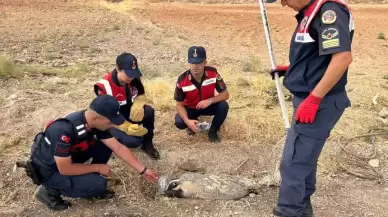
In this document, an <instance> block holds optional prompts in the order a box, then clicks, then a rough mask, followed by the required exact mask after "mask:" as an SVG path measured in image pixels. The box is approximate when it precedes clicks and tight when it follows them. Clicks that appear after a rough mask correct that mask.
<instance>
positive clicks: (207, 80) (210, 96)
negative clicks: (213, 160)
mask: <svg viewBox="0 0 388 217" xmlns="http://www.w3.org/2000/svg"><path fill="white" fill-rule="evenodd" d="M188 62H189V64H190V69H188V70H187V71H185V72H183V73H182V74H181V75H180V76H179V77H178V81H177V83H176V87H175V94H174V99H175V101H176V109H177V114H176V115H175V125H176V127H177V128H179V129H186V128H187V132H188V134H189V135H192V134H194V133H195V132H199V128H198V126H197V124H198V117H199V116H201V115H206V116H213V115H214V118H213V121H212V123H211V127H210V129H209V132H208V138H209V140H210V141H211V142H219V141H220V139H219V137H218V135H217V132H218V131H219V129H220V127H221V125H222V124H223V123H224V121H225V119H226V116H227V115H228V110H229V105H228V103H227V102H226V100H227V99H229V93H228V90H227V89H226V84H225V82H224V80H223V79H222V78H221V75H220V74H219V73H218V72H217V69H216V68H214V67H210V66H206V64H207V61H206V50H205V48H203V47H202V46H192V47H190V48H189V50H188ZM216 92H218V94H216Z"/></svg>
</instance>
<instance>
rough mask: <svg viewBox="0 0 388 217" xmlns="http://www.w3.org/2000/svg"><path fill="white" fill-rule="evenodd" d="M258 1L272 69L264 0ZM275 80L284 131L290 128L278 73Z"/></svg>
mask: <svg viewBox="0 0 388 217" xmlns="http://www.w3.org/2000/svg"><path fill="white" fill-rule="evenodd" d="M258 1H259V5H260V12H261V18H262V19H261V20H262V21H263V26H264V32H265V39H266V41H267V48H268V53H269V57H270V61H271V67H272V69H275V67H276V61H275V55H274V52H273V48H272V42H271V35H270V32H269V25H268V18H267V11H266V8H265V5H264V0H258ZM275 82H276V89H277V93H278V98H279V103H280V107H281V109H282V114H283V120H284V125H285V128H286V131H288V129H289V128H290V123H289V121H288V113H287V108H286V103H285V100H284V95H283V91H282V88H281V86H280V85H281V84H280V79H279V75H278V73H275Z"/></svg>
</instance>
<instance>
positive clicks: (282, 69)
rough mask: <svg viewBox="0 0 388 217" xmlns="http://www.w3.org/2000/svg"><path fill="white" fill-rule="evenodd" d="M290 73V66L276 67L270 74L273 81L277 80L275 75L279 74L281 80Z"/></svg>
mask: <svg viewBox="0 0 388 217" xmlns="http://www.w3.org/2000/svg"><path fill="white" fill-rule="evenodd" d="M287 71H288V66H276V68H275V69H273V70H271V72H270V73H269V74H270V75H271V77H272V80H274V79H275V73H276V72H277V73H278V75H279V78H280V77H282V76H284V75H285V74H286V73H287Z"/></svg>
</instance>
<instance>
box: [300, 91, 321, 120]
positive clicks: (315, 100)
mask: <svg viewBox="0 0 388 217" xmlns="http://www.w3.org/2000/svg"><path fill="white" fill-rule="evenodd" d="M321 100H322V98H320V97H316V96H314V95H313V94H312V93H310V95H309V96H308V97H307V98H306V99H305V100H303V102H301V103H300V105H299V107H298V110H297V111H296V117H295V120H296V121H297V122H298V121H299V122H300V123H306V124H307V123H310V124H311V123H313V121H314V119H315V113H317V110H318V107H319V103H321Z"/></svg>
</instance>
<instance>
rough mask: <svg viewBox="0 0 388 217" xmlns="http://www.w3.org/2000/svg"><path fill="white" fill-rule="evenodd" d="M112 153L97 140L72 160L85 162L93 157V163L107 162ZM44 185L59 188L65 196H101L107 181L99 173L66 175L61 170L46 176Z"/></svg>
mask: <svg viewBox="0 0 388 217" xmlns="http://www.w3.org/2000/svg"><path fill="white" fill-rule="evenodd" d="M111 154H112V150H110V149H109V148H108V147H107V146H105V144H103V143H102V142H101V141H97V143H96V144H95V145H94V146H93V147H91V148H89V150H88V151H87V152H86V153H83V154H82V155H79V156H75V157H72V160H73V163H85V162H86V161H87V160H89V159H90V158H93V160H92V162H91V163H92V164H106V163H107V162H108V161H109V158H110V156H111ZM42 185H43V186H45V187H47V188H52V189H58V190H60V191H61V193H62V195H64V196H68V197H80V198H90V197H94V196H99V195H100V194H102V193H104V192H105V191H106V189H107V181H106V179H105V178H104V177H102V176H101V175H100V174H99V173H89V174H84V175H78V176H64V175H61V174H60V173H59V172H54V174H53V175H52V176H51V177H48V178H46V180H45V181H44V182H43V183H42Z"/></svg>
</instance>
